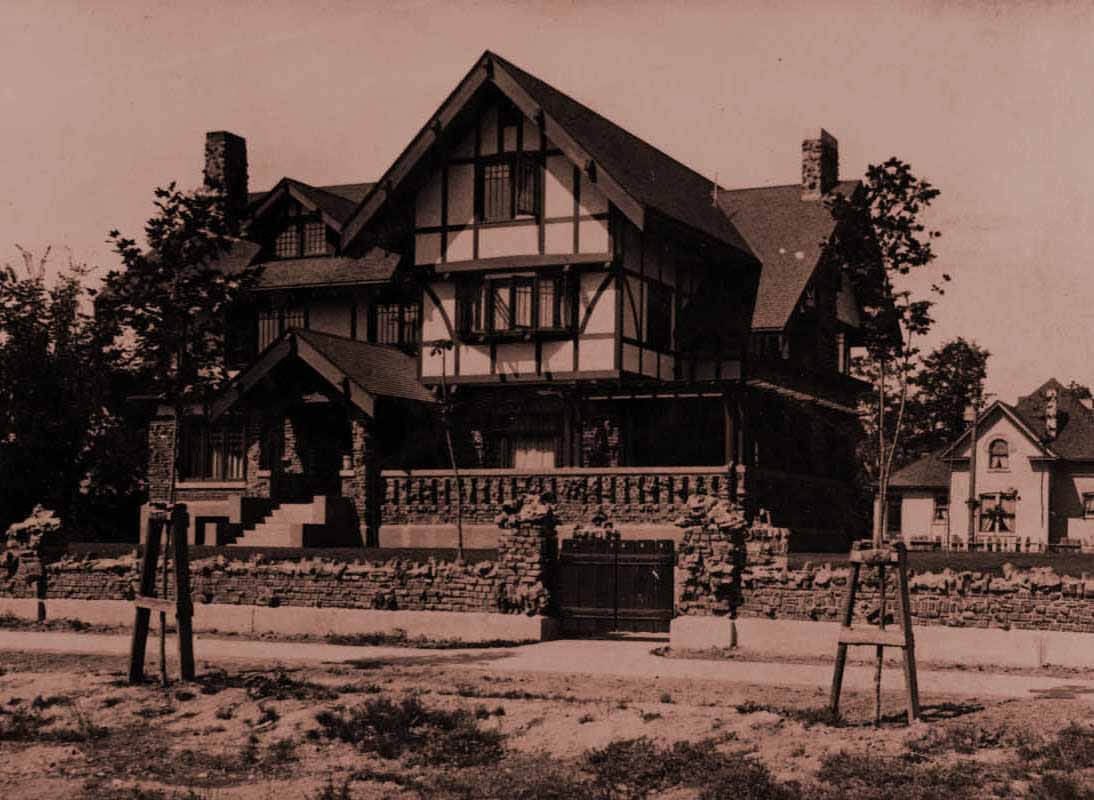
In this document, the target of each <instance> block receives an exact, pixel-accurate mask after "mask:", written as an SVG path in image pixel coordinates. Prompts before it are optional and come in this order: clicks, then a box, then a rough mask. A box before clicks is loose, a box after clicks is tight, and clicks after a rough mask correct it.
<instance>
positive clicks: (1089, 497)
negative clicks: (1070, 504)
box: [1083, 492, 1094, 519]
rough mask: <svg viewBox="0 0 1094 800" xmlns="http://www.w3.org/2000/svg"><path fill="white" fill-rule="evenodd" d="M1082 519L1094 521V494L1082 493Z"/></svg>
mask: <svg viewBox="0 0 1094 800" xmlns="http://www.w3.org/2000/svg"><path fill="white" fill-rule="evenodd" d="M1083 519H1094V492H1083Z"/></svg>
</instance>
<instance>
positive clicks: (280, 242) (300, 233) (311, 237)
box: [273, 219, 334, 258]
mask: <svg viewBox="0 0 1094 800" xmlns="http://www.w3.org/2000/svg"><path fill="white" fill-rule="evenodd" d="M273 249H274V255H275V256H276V257H277V258H300V257H301V256H325V255H332V254H333V253H334V245H333V244H331V243H330V242H329V241H328V240H327V226H326V225H324V224H323V223H322V222H318V221H315V220H306V219H305V220H300V219H290V221H289V222H288V224H287V225H286V226H285V228H284V230H282V231H281V233H279V234H278V235H277V238H276V239H274V248H273Z"/></svg>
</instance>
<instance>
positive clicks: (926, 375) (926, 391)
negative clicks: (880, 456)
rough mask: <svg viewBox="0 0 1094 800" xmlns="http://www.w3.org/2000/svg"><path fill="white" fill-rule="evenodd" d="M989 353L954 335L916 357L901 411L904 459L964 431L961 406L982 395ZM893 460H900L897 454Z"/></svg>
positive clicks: (919, 453)
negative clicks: (904, 422) (910, 386)
mask: <svg viewBox="0 0 1094 800" xmlns="http://www.w3.org/2000/svg"><path fill="white" fill-rule="evenodd" d="M990 355H991V354H990V353H989V352H988V351H987V350H985V349H984V348H982V347H980V346H979V345H977V344H976V343H975V342H970V341H966V340H965V339H963V338H961V337H958V338H956V339H951V340H950V341H948V342H946V343H945V344H942V345H940V346H939V347H937V348H935V349H934V350H932V351H931V352H930V353H928V354H927V355H926V356H924V357H923V358H922V359H920V363H919V369H918V371H917V372H916V374H915V376H914V378H913V379H912V383H913V384H914V388H915V393H914V395H913V396H912V397H911V398H910V399H909V400H908V404H907V410H906V412H905V416H906V418H907V429H908V434H907V436H906V437H905V440H904V445H903V448H902V450H903V453H904V459H903V461H904V462H907V461H910V460H912V459H915V458H919V457H921V456H925V455H927V454H928V453H932V452H934V451H936V450H938V449H939V448H941V447H943V446H945V445H946V444H949V443H950V442H952V441H954V440H955V439H957V437H958V436H960V435H961V434H962V433H964V432H965V428H966V427H967V424H968V423H967V422H966V421H965V409H966V408H968V407H969V406H971V405H973V404H974V403H975V402H976V400H977V398H978V397H982V396H983V392H984V380H985V379H986V378H987V371H988V370H987V364H988V357H989V356H990ZM896 463H897V464H898V465H899V464H901V463H902V461H901V460H900V457H899V456H898V459H897V460H896Z"/></svg>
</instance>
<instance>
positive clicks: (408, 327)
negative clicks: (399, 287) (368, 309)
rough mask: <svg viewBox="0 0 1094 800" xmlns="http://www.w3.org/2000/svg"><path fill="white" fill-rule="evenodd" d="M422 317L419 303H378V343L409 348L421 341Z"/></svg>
mask: <svg viewBox="0 0 1094 800" xmlns="http://www.w3.org/2000/svg"><path fill="white" fill-rule="evenodd" d="M420 322H421V315H420V312H419V309H418V304H417V303H378V304H377V305H376V342H377V343H379V344H392V345H397V346H400V347H407V346H412V345H416V344H418V341H419V340H420V339H421V324H420Z"/></svg>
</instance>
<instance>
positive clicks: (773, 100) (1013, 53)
mask: <svg viewBox="0 0 1094 800" xmlns="http://www.w3.org/2000/svg"><path fill="white" fill-rule="evenodd" d="M485 49H492V50H495V51H496V52H498V53H499V54H501V55H503V56H505V57H506V58H508V59H509V60H511V61H513V62H514V63H515V64H517V65H518V66H521V67H523V68H525V69H526V70H528V71H530V72H532V73H533V74H535V75H538V76H539V77H541V78H543V79H544V80H546V81H548V82H549V83H552V84H554V85H555V86H556V87H557V88H559V89H561V90H562V91H564V92H567V93H568V94H571V95H572V96H574V97H576V98H577V99H578V100H580V101H582V102H584V103H586V104H587V105H589V106H591V107H593V108H595V109H596V110H598V111H599V112H601V113H602V114H604V115H605V116H607V117H609V118H610V119H612V120H614V121H615V122H617V123H619V124H620V125H622V126H623V127H625V128H628V129H629V130H630V131H632V132H633V133H635V134H636V135H638V136H641V137H643V138H644V139H646V140H647V141H649V142H650V143H652V144H654V145H656V146H658V147H660V148H661V149H663V150H665V151H666V152H668V153H669V154H671V155H672V156H674V157H676V158H678V159H680V160H681V161H683V162H684V163H686V164H688V165H689V166H691V167H692V168H694V169H696V170H698V171H699V172H702V173H704V174H706V175H709V176H710V177H712V178H713V177H714V176H715V175H717V178H718V181H719V183H720V184H722V185H723V186H728V187H739V186H754V185H769V184H777V183H790V182H796V181H797V180H799V178H800V145H801V139H802V136H803V134H804V132H805V131H807V130H809V129H810V128H816V127H818V126H823V127H825V128H826V129H827V130H829V131H830V132H831V133H832V134H834V135H835V136H836V137H837V138H838V139H839V143H840V161H841V174H842V177H844V178H852V177H858V176H860V175H861V174H862V172H863V170H864V169H865V167H866V165H867V164H868V163H876V162H879V161H882V160H884V159H885V158H887V157H889V156H891V155H896V156H898V157H900V158H902V159H904V160H905V161H908V162H909V163H910V164H911V165H912V168H913V170H914V171H915V172H916V173H917V174H918V175H920V176H922V177H925V178H927V179H928V180H930V181H931V182H932V183H934V184H935V185H936V186H937V187H939V188H940V189H941V190H942V196H941V197H940V198H939V199H938V201H937V202H936V207H935V209H934V210H933V213H932V214H931V218H930V221H931V222H932V223H933V224H934V226H935V227H937V228H939V229H940V230H941V231H942V232H943V238H942V239H941V240H940V241H939V242H938V244H937V250H938V253H939V259H938V261H937V262H936V264H937V266H936V267H934V268H933V269H934V272H935V273H936V274H937V273H940V272H942V271H943V270H945V271H947V272H949V273H951V274H952V275H953V276H954V281H953V283H952V284H951V285H950V288H949V290H948V291H947V294H946V296H945V297H944V298H942V299H941V302H940V304H939V306H938V307H937V309H936V317H937V319H938V325H937V326H936V329H935V332H934V333H933V334H932V336H931V339H930V341H928V342H927V345H928V346H931V345H934V344H938V343H940V342H942V341H944V340H946V339H949V338H952V337H955V336H964V337H966V338H970V339H974V340H975V341H976V342H978V343H979V344H981V345H982V346H985V347H987V348H988V349H989V350H991V352H992V357H991V360H990V362H989V377H988V382H989V389H990V390H992V391H995V392H997V393H999V395H1000V396H1001V397H1002V398H1003V399H1008V400H1013V399H1014V398H1015V396H1016V395H1017V394H1019V393H1024V392H1026V391H1029V390H1032V389H1033V388H1035V387H1036V386H1038V385H1039V384H1040V383H1041V382H1042V381H1043V380H1045V379H1046V378H1048V377H1049V376H1050V375H1055V376H1056V377H1058V378H1059V379H1061V380H1063V381H1064V382H1066V381H1067V380H1069V379H1075V380H1079V381H1083V382H1087V383H1092V382H1094V365H1091V364H1090V363H1089V359H1088V352H1090V348H1088V347H1087V346H1086V345H1085V337H1086V335H1088V332H1090V331H1092V330H1094V280H1092V279H1091V278H1092V275H1091V273H1094V226H1092V225H1090V224H1089V223H1090V221H1091V220H1092V219H1094V77H1092V76H1094V4H1091V3H1087V2H1084V3H1056V2H1013V3H974V2H967V3H929V2H923V3H915V2H904V3H865V2H825V0H801V1H800V2H785V3H784V2H778V1H777V0H762V2H752V0H744V1H743V2H734V3H687V2H683V3H681V2H671V3H670V2H658V3H630V2H626V3H622V2H621V3H615V2H603V3H582V4H571V3H561V2H558V3H540V4H531V3H520V4H517V3H512V4H511V3H501V2H478V3H472V2H414V3H402V4H395V3H338V2H307V3H301V2H274V1H272V0H271V1H266V2H258V1H257V0H256V1H254V2H238V0H216V1H215V2H210V1H209V0H199V1H198V2H185V3H183V2H177V0H174V1H173V2H144V3H142V2H101V3H95V4H91V3H86V2H85V3H75V2H63V1H61V0H51V1H50V2H42V3H27V2H22V0H2V2H0V74H3V75H4V76H5V77H4V79H3V81H2V82H0V109H2V122H0V262H3V261H8V260H11V261H15V260H17V258H18V253H17V252H16V250H15V247H14V245H15V244H16V243H18V244H21V245H23V246H25V247H28V248H31V249H32V250H35V251H38V252H40V251H41V250H43V249H44V248H45V246H46V245H48V244H52V245H53V247H54V249H55V250H58V251H60V252H61V253H64V252H65V251H66V249H67V250H69V251H71V253H72V254H73V256H74V257H75V258H76V259H77V260H79V261H86V262H90V263H93V264H101V265H104V267H109V266H113V265H114V264H115V258H114V256H113V254H112V253H111V252H110V249H109V247H108V246H107V244H106V243H105V239H106V235H107V232H108V231H109V230H110V229H111V228H113V227H118V228H120V229H121V230H122V231H123V232H125V233H127V234H128V235H131V236H135V235H139V234H140V233H141V230H142V225H143V222H144V220H145V219H146V218H147V217H148V216H149V215H150V213H151V211H152V206H151V198H152V190H153V188H154V187H155V186H157V185H161V184H165V183H167V182H169V181H171V180H177V181H178V182H179V183H180V185H182V186H185V187H192V186H195V185H197V184H198V183H199V182H200V178H201V167H202V157H203V146H204V133H205V131H207V130H220V129H227V130H231V131H234V132H236V133H238V134H240V135H242V136H244V137H246V139H247V144H248V155H249V158H250V167H251V188H252V190H256V189H264V188H268V187H270V186H271V185H273V184H274V183H275V182H276V181H277V180H278V179H279V178H280V177H282V176H285V175H289V176H291V177H295V178H298V179H300V180H303V181H306V182H308V183H313V184H320V185H322V184H330V183H346V182H353V181H362V180H374V179H376V178H377V177H378V176H379V175H380V174H381V173H382V172H383V171H384V170H385V169H386V168H387V167H388V166H389V165H390V164H391V162H392V161H393V160H394V159H395V157H396V156H397V155H398V154H399V152H400V151H401V150H402V148H403V147H404V146H405V145H406V143H407V142H408V141H409V139H410V137H411V136H412V135H413V134H414V133H415V132H416V131H417V130H418V128H419V127H420V126H421V125H422V124H423V123H424V122H425V120H426V119H427V118H428V116H429V115H430V113H431V112H432V111H434V110H435V109H436V107H437V106H438V105H439V104H440V102H441V101H442V100H443V99H444V98H445V97H446V95H447V94H448V92H450V91H451V90H452V88H453V87H454V86H455V84H456V83H457V82H458V81H459V79H460V78H461V77H462V76H463V74H464V73H465V72H466V71H467V70H468V69H469V67H470V66H471V64H472V63H473V61H474V60H475V58H476V57H478V56H479V55H480V54H481V53H482V51H483V50H485Z"/></svg>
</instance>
